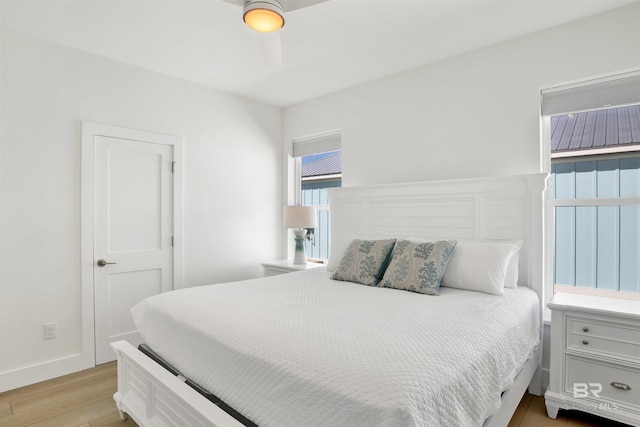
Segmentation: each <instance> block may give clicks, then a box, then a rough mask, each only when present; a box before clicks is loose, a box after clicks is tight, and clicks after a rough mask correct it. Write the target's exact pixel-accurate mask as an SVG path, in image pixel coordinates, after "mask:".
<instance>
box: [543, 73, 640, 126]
mask: <svg viewBox="0 0 640 427" xmlns="http://www.w3.org/2000/svg"><path fill="white" fill-rule="evenodd" d="M541 94H542V115H543V116H554V115H557V114H568V113H575V112H579V111H589V110H597V109H601V108H608V107H616V106H621V105H628V104H635V103H638V102H640V71H633V72H629V73H624V74H619V75H616V76H611V77H608V78H606V79H604V78H603V79H596V80H590V81H585V82H580V83H578V84H573V85H565V86H558V87H554V88H549V89H544V90H542V92H541Z"/></svg>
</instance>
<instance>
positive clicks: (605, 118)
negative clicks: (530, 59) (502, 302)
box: [541, 72, 640, 299]
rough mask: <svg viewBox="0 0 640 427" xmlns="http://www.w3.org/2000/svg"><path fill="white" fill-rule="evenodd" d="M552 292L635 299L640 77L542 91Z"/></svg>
mask: <svg viewBox="0 0 640 427" xmlns="http://www.w3.org/2000/svg"><path fill="white" fill-rule="evenodd" d="M541 98H542V114H543V118H546V124H547V125H546V126H545V129H546V132H547V133H548V134H547V135H546V141H548V142H549V143H550V153H551V166H550V169H551V197H550V200H549V203H550V209H549V210H548V212H549V214H550V215H551V216H552V217H551V218H548V219H549V221H548V223H550V224H552V225H553V241H552V248H549V249H552V250H553V285H554V289H553V290H554V291H559V290H561V291H563V292H574V293H590V294H605V295H607V296H617V297H621V298H632V299H638V298H640V73H639V72H631V73H624V74H620V75H618V76H612V77H610V78H607V79H598V80H592V81H587V82H583V83H581V84H574V85H566V86H562V87H556V88H553V89H548V90H544V91H542V92H541Z"/></svg>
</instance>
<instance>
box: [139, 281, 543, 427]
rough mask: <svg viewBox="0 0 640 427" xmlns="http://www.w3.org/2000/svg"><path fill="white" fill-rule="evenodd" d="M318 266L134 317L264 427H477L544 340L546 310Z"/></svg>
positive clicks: (157, 344)
mask: <svg viewBox="0 0 640 427" xmlns="http://www.w3.org/2000/svg"><path fill="white" fill-rule="evenodd" d="M328 277H329V276H328V273H327V272H326V271H325V270H324V269H314V270H309V271H304V272H298V273H290V274H285V275H279V276H272V277H266V278H263V279H256V280H249V281H244V282H236V283H225V284H217V285H211V286H203V287H197V288H190V289H183V290H179V291H174V292H169V293H165V294H161V295H157V296H153V297H151V298H148V299H147V300H145V301H143V302H142V303H140V304H139V305H138V306H136V307H134V308H133V310H132V313H133V317H134V321H135V323H136V325H137V326H138V328H139V330H140V332H141V334H142V336H143V338H144V340H145V341H146V343H147V344H148V345H149V346H150V347H151V348H152V349H153V350H155V351H156V352H157V353H158V354H160V355H161V356H162V357H164V358H165V359H166V360H167V361H168V362H169V363H171V364H172V365H173V366H174V367H175V368H177V369H178V370H179V371H180V372H182V374H183V375H184V376H186V377H187V378H190V379H192V380H193V381H195V382H196V383H198V384H200V385H201V386H203V387H204V388H206V389H207V390H209V391H211V392H213V393H214V394H216V395H217V396H218V397H220V398H221V399H222V400H224V401H225V402H226V403H228V404H229V405H231V406H232V407H233V408H235V409H236V410H238V411H239V412H240V413H242V414H243V415H245V416H246V417H248V418H249V419H251V420H252V421H254V422H256V423H257V424H258V425H260V426H265V427H268V426H295V427H298V426H374V425H377V426H393V427H397V426H480V425H482V423H483V422H484V420H485V419H486V418H487V417H489V416H490V415H492V414H493V413H494V412H495V411H496V410H497V409H498V407H499V405H500V400H499V399H500V393H501V392H502V391H503V390H504V389H506V388H508V387H509V386H510V385H511V383H512V381H513V378H514V377H515V375H516V374H517V373H518V371H519V369H520V367H521V365H522V364H523V363H524V362H525V361H526V359H527V358H528V357H530V355H531V352H532V350H533V349H534V348H535V347H536V346H537V344H538V340H539V318H538V310H539V302H538V298H537V296H536V294H535V293H534V292H533V291H531V290H530V289H527V288H518V289H505V295H504V296H494V295H486V294H482V293H478V292H469V291H462V290H457V289H450V288H442V289H441V291H442V292H441V295H440V296H428V295H422V294H416V293H411V292H407V291H399V290H393V289H384V288H372V287H368V286H363V285H358V284H354V283H349V282H338V281H333V280H330V279H329V278H328Z"/></svg>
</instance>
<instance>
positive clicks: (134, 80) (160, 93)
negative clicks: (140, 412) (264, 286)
mask: <svg viewBox="0 0 640 427" xmlns="http://www.w3.org/2000/svg"><path fill="white" fill-rule="evenodd" d="M1 55H2V56H1V59H2V69H1V71H2V77H1V78H2V80H1V83H2V92H1V102H2V122H1V125H2V131H1V136H2V145H1V150H2V159H1V161H2V163H1V166H2V168H1V175H0V180H1V182H2V191H1V195H2V197H1V202H0V203H1V204H0V207H1V210H0V218H1V235H2V242H1V243H2V249H1V253H0V260H1V262H2V269H1V276H0V278H1V281H0V294H1V296H2V298H1V300H0V304H1V306H0V325H1V334H2V335H1V336H2V340H1V342H2V348H1V349H0V391H2V390H4V389H7V388H13V387H15V386H16V385H22V384H26V383H28V382H33V381H39V380H42V379H44V377H51V376H54V375H60V374H62V373H66V372H69V371H73V370H77V369H79V367H80V365H79V360H80V359H81V357H80V353H81V351H82V342H81V305H80V304H81V300H80V298H81V294H80V289H81V286H80V145H81V144H80V139H81V121H83V120H88V121H94V122H100V123H107V124H111V125H116V126H122V127H128V128H135V129H142V130H147V131H152V132H158V133H166V134H171V135H178V136H181V137H183V138H184V163H185V164H184V167H183V170H184V236H185V239H184V259H185V265H184V282H185V285H186V286H195V285H202V284H208V283H215V282H221V281H230V280H239V279H244V278H249V277H257V276H259V275H260V274H261V267H260V262H261V261H264V260H268V259H274V258H276V257H278V256H280V248H281V237H282V232H281V219H280V218H281V210H282V197H281V191H280V188H281V182H282V181H281V180H282V160H281V157H282V155H281V119H282V117H281V115H282V114H281V109H279V108H276V107H273V106H269V105H266V104H262V103H258V102H254V101H250V100H247V99H244V98H240V97H237V96H233V95H229V94H225V93H222V92H219V91H216V90H213V89H210V88H206V87H203V86H199V85H196V84H192V83H188V82H185V81H181V80H178V79H175V78H172V77H168V76H165V75H162V74H158V73H154V72H150V71H146V70H143V69H140V68H136V67H133V66H129V65H125V64H122V63H118V62H115V61H112V60H108V59H105V58H101V57H98V56H94V55H90V54H86V53H83V52H80V51H77V50H73V49H69V48H66V47H63V46H59V45H54V44H51V43H48V42H44V41H41V40H38V39H34V38H30V37H26V36H23V35H19V34H17V33H13V32H8V31H3V33H2V47H1ZM45 322H57V323H58V338H56V339H54V340H49V341H44V340H43V324H44V323H45Z"/></svg>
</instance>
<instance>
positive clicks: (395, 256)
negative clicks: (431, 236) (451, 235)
mask: <svg viewBox="0 0 640 427" xmlns="http://www.w3.org/2000/svg"><path fill="white" fill-rule="evenodd" d="M456 243H457V241H455V240H448V241H441V242H424V243H416V242H410V241H408V240H398V241H397V242H396V245H395V247H394V248H393V253H392V256H391V262H390V263H389V267H388V268H387V270H386V271H385V273H384V278H383V279H382V281H381V282H380V286H382V287H385V288H393V289H402V290H407V291H412V292H419V293H421V294H427V295H438V291H439V290H440V281H441V280H442V275H443V274H444V269H445V267H446V266H447V262H449V258H450V257H451V253H452V252H453V248H455V246H456Z"/></svg>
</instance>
